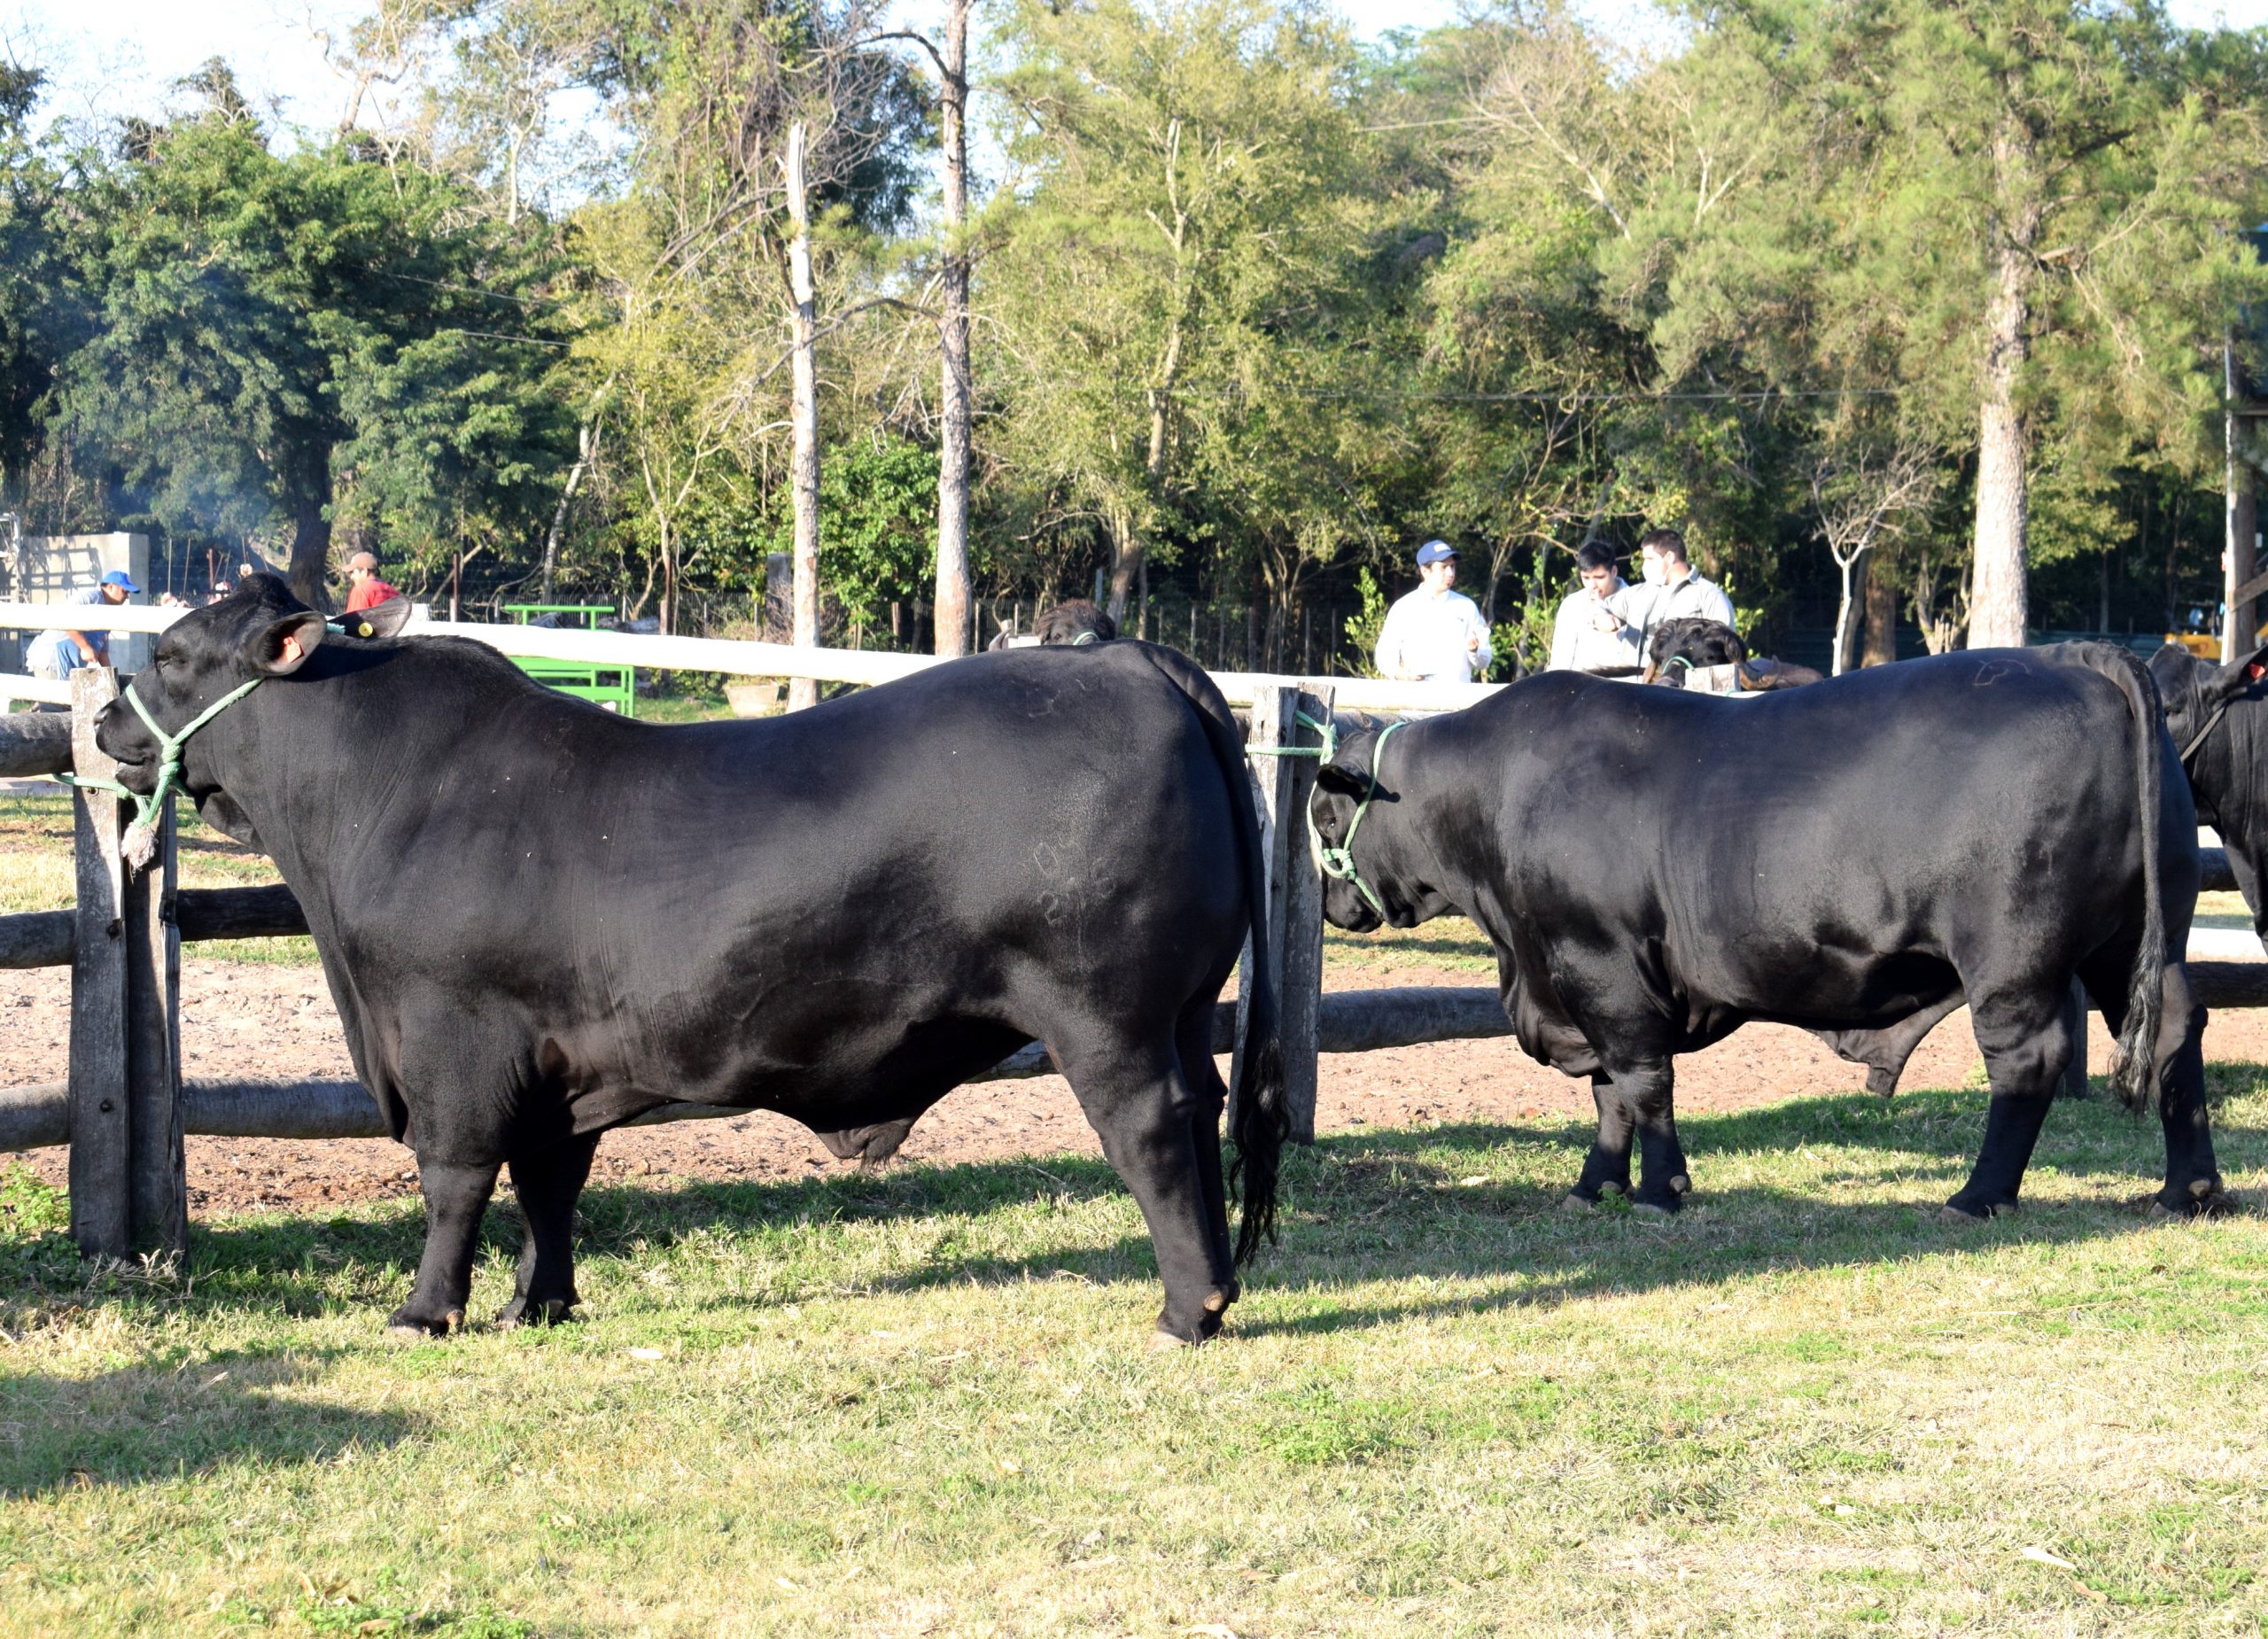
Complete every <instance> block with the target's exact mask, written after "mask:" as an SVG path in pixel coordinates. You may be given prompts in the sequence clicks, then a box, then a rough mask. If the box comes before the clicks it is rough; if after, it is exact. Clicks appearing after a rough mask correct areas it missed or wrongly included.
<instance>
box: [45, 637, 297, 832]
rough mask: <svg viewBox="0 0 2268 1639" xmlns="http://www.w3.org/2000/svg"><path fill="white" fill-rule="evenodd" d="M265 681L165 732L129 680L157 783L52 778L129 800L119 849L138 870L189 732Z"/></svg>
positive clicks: (129, 699)
mask: <svg viewBox="0 0 2268 1639" xmlns="http://www.w3.org/2000/svg"><path fill="white" fill-rule="evenodd" d="M266 681H267V679H266V678H261V677H256V678H254V679H252V681H251V682H249V683H240V684H238V685H237V687H234V688H232V689H230V690H229V692H228V693H227V694H225V695H221V697H220V698H219V699H218V700H215V701H214V703H212V704H211V705H209V706H206V708H205V710H203V711H199V712H198V714H197V715H196V716H195V717H192V718H191V719H189V721H188V722H187V723H185V724H183V726H182V730H181V732H180V733H179V734H167V732H166V731H165V730H164V729H162V728H160V727H159V726H158V719H156V718H154V717H151V715H150V709H149V708H148V707H147V706H145V705H144V704H143V703H142V696H141V695H137V694H136V693H135V692H134V686H133V685H132V684H131V683H129V684H128V685H127V687H126V695H125V698H126V703H127V704H128V705H130V706H132V707H133V708H134V711H135V715H136V716H137V717H139V718H140V719H142V720H143V722H144V723H146V724H147V725H149V728H150V732H151V734H155V735H157V737H158V783H157V784H156V785H154V786H152V787H151V788H150V794H149V795H148V796H143V795H142V794H141V793H140V792H138V791H129V790H128V789H127V788H125V787H124V786H122V785H120V783H119V782H118V781H115V780H95V779H84V778H82V777H81V776H79V775H77V774H58V775H56V776H55V777H56V778H57V779H58V780H60V781H62V782H63V783H64V784H65V785H67V786H72V787H74V788H77V789H79V790H82V791H107V792H109V793H110V794H111V795H112V796H116V797H121V798H127V799H130V800H131V801H132V802H133V804H134V805H135V813H134V823H133V824H132V825H130V826H128V827H126V839H125V841H124V843H122V844H121V845H120V852H121V853H123V854H124V855H125V858H126V863H127V865H128V866H129V867H131V868H132V869H134V870H136V871H139V870H142V869H143V868H144V867H145V866H148V865H149V863H150V858H151V855H152V854H153V853H154V852H155V851H157V846H158V813H159V810H160V809H162V808H163V807H164V806H165V804H166V798H167V797H168V796H172V795H173V791H174V788H175V786H176V785H178V784H179V783H180V782H181V750H182V748H183V746H185V745H187V744H188V743H189V737H190V735H191V734H195V733H196V732H197V731H198V729H200V728H202V727H204V726H205V725H206V724H207V723H209V722H211V721H212V720H213V719H214V718H216V717H218V716H220V715H221V712H222V711H225V710H227V709H228V708H229V707H230V706H232V705H234V704H236V703H237V701H239V700H242V699H243V698H244V697H245V695H248V694H250V693H252V690H253V689H255V688H258V687H260V685H261V684H262V683H264V682H266Z"/></svg>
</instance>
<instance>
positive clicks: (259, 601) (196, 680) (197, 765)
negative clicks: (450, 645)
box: [95, 575, 409, 848]
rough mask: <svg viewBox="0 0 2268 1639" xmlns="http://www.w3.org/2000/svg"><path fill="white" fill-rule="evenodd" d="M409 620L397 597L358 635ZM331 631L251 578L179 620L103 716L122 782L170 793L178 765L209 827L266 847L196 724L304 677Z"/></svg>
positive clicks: (376, 633)
mask: <svg viewBox="0 0 2268 1639" xmlns="http://www.w3.org/2000/svg"><path fill="white" fill-rule="evenodd" d="M408 616H409V605H408V602H406V601H403V600H400V599H394V600H391V601H390V602H388V603H383V604H380V605H379V606H378V608H377V609H375V610H369V611H366V612H364V613H362V614H358V615H354V616H351V617H349V619H351V620H352V621H353V623H354V625H353V630H354V632H355V634H356V635H358V636H362V637H370V638H377V637H389V636H392V634H393V633H395V632H397V631H399V630H400V626H401V624H402V622H403V621H405V620H406V619H408ZM325 630H326V627H325V623H324V620H323V618H322V616H321V615H319V614H317V613H316V612H315V610H311V609H309V608H308V607H307V605H306V604H304V603H302V602H299V600H298V599H297V598H295V597H293V596H292V595H291V591H290V589H289V588H288V587H286V586H284V584H283V582H282V581H281V580H278V579H276V577H274V576H273V575H248V576H246V577H245V578H244V579H242V580H241V581H239V582H238V583H237V587H236V589H235V590H234V591H233V592H231V593H229V595H228V596H227V597H225V598H222V599H221V601H220V602H217V603H214V604H212V605H210V606H209V607H207V608H205V609H200V610H195V611H193V612H192V613H190V614H188V615H184V616H183V617H182V618H181V619H179V620H177V621H175V623H174V624H173V625H171V626H169V627H167V629H166V632H165V633H164V634H163V635H162V636H161V637H160V638H159V640H158V646H157V649H156V651H155V653H154V655H153V656H151V662H150V664H148V665H147V666H145V667H144V668H143V669H142V670H141V671H140V672H136V673H135V675H134V677H133V679H132V680H131V681H130V682H129V683H128V694H130V695H132V698H131V699H129V698H128V697H127V696H126V695H120V698H118V699H116V700H113V701H112V702H111V703H109V704H108V705H106V706H105V707H104V708H103V710H102V712H101V714H100V715H99V716H98V717H97V719H96V722H95V743H96V745H97V746H98V747H100V748H101V750H103V752H104V754H105V755H106V756H109V757H115V758H117V759H118V765H119V767H118V781H119V783H120V785H122V786H124V787H125V788H127V789H128V791H131V792H134V793H136V795H137V796H150V795H151V794H153V793H157V792H159V790H161V789H162V788H163V786H164V784H165V781H166V780H167V770H168V765H169V764H170V765H173V766H174V767H175V769H176V770H177V772H176V773H174V775H173V778H175V779H176V780H178V781H179V783H180V785H181V788H182V789H183V790H184V791H186V792H187V793H188V794H189V796H190V799H191V800H192V801H194V802H195V803H196V804H197V811H198V813H199V814H200V815H201V816H202V817H203V818H204V820H205V821H206V824H208V825H210V826H212V827H214V828H215V829H217V830H220V831H223V832H226V833H227V834H228V835H230V836H233V837H235V838H237V840H238V841H239V842H242V843H246V844H248V845H250V846H252V847H254V848H258V847H260V839H259V837H258V835H256V834H255V833H254V831H253V829H252V821H251V820H250V819H249V818H248V817H247V816H246V815H245V811H244V809H243V807H242V806H241V805H240V804H237V801H236V800H235V799H234V798H232V797H231V796H229V794H228V793H227V792H226V791H225V790H223V789H222V788H221V779H220V776H219V773H218V772H217V769H216V766H215V760H214V756H213V749H214V745H215V744H216V743H217V741H216V739H215V738H214V736H213V734H212V733H211V731H210V730H209V729H207V728H206V727H205V726H202V725H199V722H198V719H200V718H205V717H206V714H207V713H208V712H212V711H214V709H215V708H216V707H218V706H221V703H222V702H225V701H227V700H229V697H230V696H231V695H237V696H239V697H241V695H243V693H244V692H245V690H246V689H247V688H248V687H250V686H251V685H252V684H254V683H257V682H260V681H264V680H268V679H270V678H282V677H289V676H290V675H291V674H292V673H293V672H297V671H299V668H300V667H302V666H304V665H305V664H307V659H308V657H309V656H311V655H313V654H314V653H315V649H316V646H317V645H319V644H320V643H322V641H323V636H324V633H325ZM137 703H138V709H136V708H137ZM207 720H208V722H218V721H219V720H220V719H219V718H218V717H214V718H211V719H207ZM185 731H190V732H188V733H187V737H186V738H183V735H184V732H185ZM226 737H228V736H227V735H226V734H225V731H223V732H222V734H221V738H224V739H225V738H226Z"/></svg>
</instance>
